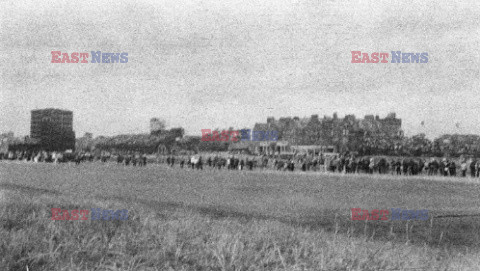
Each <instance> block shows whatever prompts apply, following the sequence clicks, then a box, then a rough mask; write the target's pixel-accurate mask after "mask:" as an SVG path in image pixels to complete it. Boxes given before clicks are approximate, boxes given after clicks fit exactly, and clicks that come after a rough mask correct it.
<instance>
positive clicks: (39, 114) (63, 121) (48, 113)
mask: <svg viewBox="0 0 480 271" xmlns="http://www.w3.org/2000/svg"><path fill="white" fill-rule="evenodd" d="M30 138H32V139H35V140H38V142H39V145H40V147H41V148H43V149H45V150H50V151H65V150H67V149H72V150H73V149H74V148H75V132H74V131H73V112H72V111H68V110H60V109H54V108H48V109H38V110H32V119H31V126H30Z"/></svg>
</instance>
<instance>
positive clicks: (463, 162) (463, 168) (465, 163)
mask: <svg viewBox="0 0 480 271" xmlns="http://www.w3.org/2000/svg"><path fill="white" fill-rule="evenodd" d="M460 168H461V169H462V177H466V176H467V161H466V160H465V159H463V160H462V163H461V164H460Z"/></svg>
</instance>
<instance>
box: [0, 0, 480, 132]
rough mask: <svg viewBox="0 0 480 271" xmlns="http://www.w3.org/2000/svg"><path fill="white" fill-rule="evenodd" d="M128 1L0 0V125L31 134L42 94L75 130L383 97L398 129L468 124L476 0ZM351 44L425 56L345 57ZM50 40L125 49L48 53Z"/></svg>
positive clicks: (365, 108)
mask: <svg viewBox="0 0 480 271" xmlns="http://www.w3.org/2000/svg"><path fill="white" fill-rule="evenodd" d="M131 2H132V3H130V1H121V0H120V1H83V0H82V1H72V0H68V1H55V0H48V1H44V0H35V1H25V2H24V1H2V2H1V3H0V71H1V79H0V132H6V131H14V132H15V134H17V135H26V134H29V130H30V110H32V109H39V108H47V107H54V108H61V109H68V110H72V111H73V112H74V130H75V132H76V134H77V136H82V135H83V134H84V133H85V132H92V133H93V134H94V136H98V135H114V134H119V133H145V132H148V130H149V120H150V118H152V117H160V118H163V119H165V120H166V121H167V125H168V127H178V126H181V127H184V128H185V129H186V131H187V134H190V135H195V134H197V135H200V129H208V128H211V129H213V128H217V127H220V128H228V127H235V128H243V127H252V126H253V125H254V124H255V122H266V118H267V117H268V116H274V117H275V118H279V117H283V116H299V117H306V116H310V115H312V114H318V115H320V116H323V115H332V114H333V113H334V112H338V114H339V116H342V117H343V116H344V115H345V114H355V115H357V117H363V116H364V115H366V114H379V115H380V116H381V117H385V116H386V115H387V113H389V112H392V111H393V112H396V113H397V116H398V117H400V118H402V119H403V129H404V130H405V132H406V133H407V134H408V135H412V134H415V133H419V132H425V133H426V134H427V135H428V136H429V137H433V136H437V135H439V134H444V133H454V132H458V133H475V134H480V114H479V113H480V111H479V110H478V108H480V92H479V82H480V76H479V74H480V72H479V71H480V54H479V50H480V42H479V41H480V3H479V2H480V1H477V0H471V1H455V2H456V3H453V2H452V1H418V2H419V3H417V1H408V0H401V1H380V0H373V1H343V0H342V1H313V0H312V1H311V0H306V1H300V0H298V1H285V0H258V1H257V0H237V1H231V0H229V1H219V0H203V1H195V0H193V1H192V0H189V1H185V0H171V1H170V0H169V1H138V3H133V1H131ZM26 3H27V4H26ZM354 50H359V51H363V52H370V53H371V52H388V53H390V51H392V50H395V51H397V50H399V51H403V52H413V53H421V52H428V55H429V61H428V63H426V64H417V63H415V64H403V63H402V64H393V63H386V64H352V63H351V51H354ZM51 51H62V52H68V53H72V52H90V51H102V52H113V53H120V52H127V53H128V63H125V64H121V63H115V64H94V63H88V64H74V63H71V64H67V63H65V64H53V63H50V62H51V53H50V52H51ZM90 60H91V57H90V58H89V61H90ZM421 121H424V122H425V126H424V127H422V126H421V125H420V123H421ZM456 123H460V125H459V128H457V127H456Z"/></svg>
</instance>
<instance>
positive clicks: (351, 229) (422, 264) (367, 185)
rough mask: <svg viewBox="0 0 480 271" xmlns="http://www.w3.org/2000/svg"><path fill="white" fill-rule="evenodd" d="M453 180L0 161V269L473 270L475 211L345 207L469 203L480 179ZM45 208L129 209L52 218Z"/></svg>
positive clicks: (463, 206)
mask: <svg viewBox="0 0 480 271" xmlns="http://www.w3.org/2000/svg"><path fill="white" fill-rule="evenodd" d="M455 181H456V183H455ZM455 181H454V182H451V181H443V180H427V179H420V178H416V179H412V178H399V179H393V178H391V177H382V178H376V177H374V178H372V177H370V176H355V177H347V176H328V175H315V174H290V173H289V174H277V173H263V172H257V173H244V172H224V171H223V172H192V171H180V170H178V169H177V170H176V169H169V168H163V167H157V166H151V167H147V168H143V169H139V168H124V167H117V166H116V165H95V164H93V165H80V166H73V165H57V166H55V165H43V164H39V165H32V164H27V165H24V164H0V191H1V192H0V203H1V205H0V206H1V208H0V257H1V258H0V270H27V266H28V268H29V270H95V269H96V270H415V269H413V268H417V269H416V270H478V268H479V266H480V260H479V259H480V252H479V247H480V246H479V244H480V242H479V234H480V233H479V232H480V230H479V229H480V223H479V220H478V219H477V218H475V217H467V218H459V219H448V218H441V219H440V218H439V219H433V220H429V221H427V222H420V221H418V222H414V223H410V224H406V223H405V222H398V223H393V222H390V221H387V222H384V221H382V222H380V221H379V222H375V223H371V222H369V223H365V222H359V221H351V220H350V219H349V216H350V208H356V207H358V208H364V209H374V208H375V209H388V208H410V209H429V210H431V212H432V214H433V215H438V214H448V213H452V214H457V213H473V212H475V211H477V212H478V210H479V205H480V203H479V196H478V195H480V194H479V192H480V186H479V185H478V184H477V183H460V182H459V181H457V180H455ZM446 197H448V198H446ZM51 208H63V209H70V210H71V209H91V208H104V209H128V211H129V218H128V220H127V221H91V220H87V221H52V220H50V217H51V213H50V210H51ZM372 222H373V221H372Z"/></svg>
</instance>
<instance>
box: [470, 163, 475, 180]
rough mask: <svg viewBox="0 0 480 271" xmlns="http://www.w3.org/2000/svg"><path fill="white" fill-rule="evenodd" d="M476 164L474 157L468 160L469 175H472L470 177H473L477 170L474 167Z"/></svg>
mask: <svg viewBox="0 0 480 271" xmlns="http://www.w3.org/2000/svg"><path fill="white" fill-rule="evenodd" d="M476 164H477V161H476V159H472V160H471V161H470V176H472V178H475V174H476V172H477V170H476V168H475V166H476Z"/></svg>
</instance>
